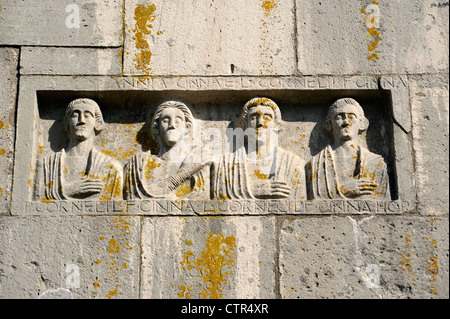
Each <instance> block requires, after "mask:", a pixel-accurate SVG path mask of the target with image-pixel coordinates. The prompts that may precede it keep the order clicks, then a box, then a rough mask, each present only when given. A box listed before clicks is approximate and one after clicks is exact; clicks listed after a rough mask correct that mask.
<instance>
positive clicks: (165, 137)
mask: <svg viewBox="0 0 450 319" xmlns="http://www.w3.org/2000/svg"><path fill="white" fill-rule="evenodd" d="M186 132H187V130H186V120H185V118H184V113H183V111H181V110H180V109H178V108H174V107H170V108H166V109H164V110H163V111H162V112H161V115H160V117H159V133H160V136H161V140H162V142H163V143H164V144H165V145H167V146H169V147H172V146H174V145H175V144H176V143H178V142H179V141H181V139H182V138H183V137H184V136H185V135H186Z"/></svg>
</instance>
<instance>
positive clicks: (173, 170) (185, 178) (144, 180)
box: [124, 101, 210, 199]
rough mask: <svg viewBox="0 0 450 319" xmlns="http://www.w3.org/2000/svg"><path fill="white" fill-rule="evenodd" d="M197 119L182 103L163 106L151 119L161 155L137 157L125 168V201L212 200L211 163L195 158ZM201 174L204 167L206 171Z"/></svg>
mask: <svg viewBox="0 0 450 319" xmlns="http://www.w3.org/2000/svg"><path fill="white" fill-rule="evenodd" d="M193 121H194V118H193V116H192V113H191V111H190V110H189V108H188V107H187V106H186V105H185V104H184V103H182V102H179V101H166V102H164V103H162V104H160V105H159V106H158V107H157V108H156V111H155V113H154V115H153V118H152V120H151V133H152V136H153V138H154V139H155V141H156V142H157V143H158V145H159V148H160V152H159V154H157V155H153V154H151V153H150V151H147V152H142V153H140V154H137V155H134V156H133V157H132V158H131V159H130V161H129V162H128V164H127V165H126V166H125V169H124V171H125V187H124V196H125V199H142V198H167V199H194V198H195V199H208V197H209V180H208V178H209V164H210V163H199V162H198V161H197V162H196V161H195V160H194V159H193V156H192V155H193V154H194V153H195V152H197V151H198V150H196V149H192V148H191V132H192V126H193ZM206 167H207V169H205V170H204V171H201V170H202V169H203V168H206Z"/></svg>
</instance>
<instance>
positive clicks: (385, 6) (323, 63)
mask: <svg viewBox="0 0 450 319" xmlns="http://www.w3.org/2000/svg"><path fill="white" fill-rule="evenodd" d="M296 5H297V6H296V13H297V42H298V70H299V71H300V72H301V73H302V74H304V75H308V74H355V73H356V74H358V73H370V74H395V73H400V74H404V73H427V72H433V73H437V72H448V48H449V42H448V26H449V24H448V21H449V19H448V18H449V16H448V6H447V7H445V6H439V5H438V2H437V1H434V0H427V1H422V0H413V1H394V2H393V1H370V0H364V1H340V2H335V1H321V2H317V1H298V0H297V2H296Z"/></svg>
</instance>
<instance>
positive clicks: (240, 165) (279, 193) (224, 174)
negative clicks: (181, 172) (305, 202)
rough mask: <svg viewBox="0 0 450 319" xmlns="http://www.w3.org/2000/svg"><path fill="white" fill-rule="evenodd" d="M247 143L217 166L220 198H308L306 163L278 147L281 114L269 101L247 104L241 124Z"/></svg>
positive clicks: (216, 193)
mask: <svg viewBox="0 0 450 319" xmlns="http://www.w3.org/2000/svg"><path fill="white" fill-rule="evenodd" d="M237 126H238V127H240V128H241V129H242V130H243V131H242V132H243V133H244V135H245V136H246V137H247V141H246V144H244V145H242V146H241V147H238V148H237V149H236V150H235V151H234V152H233V153H225V156H224V157H223V159H222V161H221V162H220V163H218V164H216V165H215V166H214V175H215V178H214V187H213V197H214V198H218V199H270V198H293V199H299V200H300V199H306V186H305V181H304V162H303V161H302V160H301V159H300V157H298V156H297V155H295V154H293V153H290V152H288V151H286V150H284V149H282V148H281V147H279V146H278V133H279V131H280V126H281V112H280V109H279V107H278V105H277V104H276V103H275V102H274V101H272V100H270V99H268V98H254V99H251V100H250V101H248V102H247V103H246V104H245V105H244V107H243V109H242V113H241V117H240V119H239V121H238V125H237Z"/></svg>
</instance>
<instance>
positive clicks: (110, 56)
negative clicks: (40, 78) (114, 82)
mask: <svg viewBox="0 0 450 319" xmlns="http://www.w3.org/2000/svg"><path fill="white" fill-rule="evenodd" d="M20 73H21V74H27V75H36V74H37V75H39V74H43V75H120V74H121V73H122V50H121V49H97V48H65V47H63V48H57V47H50V48H47V47H24V48H22V54H21V60H20Z"/></svg>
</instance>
